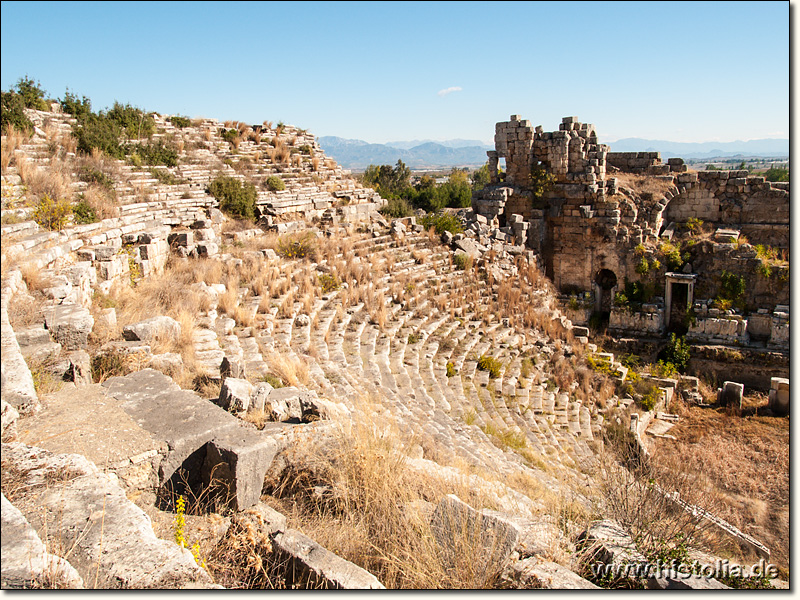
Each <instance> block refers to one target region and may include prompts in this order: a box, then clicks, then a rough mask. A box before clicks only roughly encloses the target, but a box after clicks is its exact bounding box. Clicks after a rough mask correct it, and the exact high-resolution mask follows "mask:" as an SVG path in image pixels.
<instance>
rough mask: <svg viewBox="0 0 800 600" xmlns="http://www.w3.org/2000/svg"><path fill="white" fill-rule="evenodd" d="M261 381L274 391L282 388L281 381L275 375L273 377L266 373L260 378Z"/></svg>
mask: <svg viewBox="0 0 800 600" xmlns="http://www.w3.org/2000/svg"><path fill="white" fill-rule="evenodd" d="M261 380H262V381H266V382H267V383H268V384H270V385H271V386H272V387H274V388H275V389H278V388H282V387H284V385H283V381H282V380H281V378H280V377H278V376H277V375H273V374H272V373H267V374H266V375H264V376H263V377H262V378H261Z"/></svg>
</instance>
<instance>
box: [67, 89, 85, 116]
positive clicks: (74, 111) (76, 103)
mask: <svg viewBox="0 0 800 600" xmlns="http://www.w3.org/2000/svg"><path fill="white" fill-rule="evenodd" d="M60 102H61V109H62V110H63V111H64V112H65V113H68V114H70V115H72V116H73V117H75V118H76V119H85V118H86V117H87V116H88V115H90V114H92V101H91V100H89V98H87V97H86V96H83V98H82V99H81V100H78V96H76V95H74V94H71V93H70V91H69V89H67V91H66V93H65V94H64V98H63V99H62V100H60Z"/></svg>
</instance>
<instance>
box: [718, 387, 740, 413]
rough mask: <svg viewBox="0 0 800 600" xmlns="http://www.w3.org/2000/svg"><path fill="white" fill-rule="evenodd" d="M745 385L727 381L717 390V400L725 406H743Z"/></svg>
mask: <svg viewBox="0 0 800 600" xmlns="http://www.w3.org/2000/svg"><path fill="white" fill-rule="evenodd" d="M743 394H744V385H743V384H741V383H736V382H734V381H726V382H724V383H723V384H722V387H721V388H720V389H719V390H718V392H717V402H718V403H719V404H721V405H723V406H734V407H736V408H742V395H743Z"/></svg>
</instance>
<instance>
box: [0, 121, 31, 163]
mask: <svg viewBox="0 0 800 600" xmlns="http://www.w3.org/2000/svg"><path fill="white" fill-rule="evenodd" d="M25 139H26V136H25V134H24V133H22V132H20V131H17V130H16V129H14V127H13V126H11V125H9V127H8V135H4V136H3V138H2V141H3V144H2V148H0V167H2V172H3V173H5V172H6V169H8V167H10V166H13V165H14V163H15V159H14V153H15V152H16V150H17V148H19V147H20V146H21V145H22V144H23V143H24V142H25Z"/></svg>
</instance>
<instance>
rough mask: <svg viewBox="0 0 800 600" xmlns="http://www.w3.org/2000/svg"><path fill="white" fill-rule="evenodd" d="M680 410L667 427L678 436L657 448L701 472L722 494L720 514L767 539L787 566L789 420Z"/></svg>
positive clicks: (781, 564)
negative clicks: (675, 423) (675, 419)
mask: <svg viewBox="0 0 800 600" xmlns="http://www.w3.org/2000/svg"><path fill="white" fill-rule="evenodd" d="M765 403H766V399H764V398H763V397H762V398H761V405H762V406H763V405H764V404H765ZM746 412H754V409H753V408H752V407H751V408H748V410H747V411H746ZM681 413H682V416H681V420H680V421H679V422H678V424H677V425H676V426H675V427H673V428H672V429H670V431H669V433H670V435H674V436H675V437H676V438H677V441H675V442H671V441H668V440H659V441H658V443H657V448H658V451H659V452H660V453H662V454H663V455H664V457H665V460H667V461H676V462H678V463H687V462H688V463H689V464H690V465H691V467H692V469H693V470H694V471H695V472H698V473H703V474H704V478H705V486H706V489H709V490H714V491H715V492H716V493H719V494H721V495H722V497H723V499H724V501H723V502H722V504H721V506H719V507H718V509H717V514H719V516H721V517H722V518H724V519H726V520H728V521H729V522H731V523H732V524H733V525H735V526H737V527H739V528H740V529H742V530H743V531H745V532H746V533H749V534H750V535H752V536H753V537H755V538H756V539H758V540H759V541H761V542H762V543H764V544H766V546H767V547H768V548H770V550H771V551H772V556H771V560H772V562H773V563H775V564H776V565H777V566H779V567H781V568H785V569H788V568H789V537H788V531H789V511H788V507H789V473H790V462H789V441H790V431H789V419H788V418H780V417H762V416H755V415H750V416H743V417H740V416H736V415H733V414H727V413H725V412H724V411H722V410H720V411H715V410H709V409H700V408H697V407H683V408H682V410H681Z"/></svg>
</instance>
